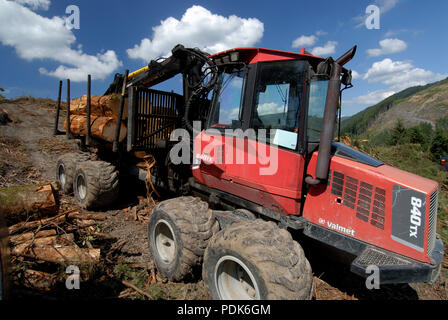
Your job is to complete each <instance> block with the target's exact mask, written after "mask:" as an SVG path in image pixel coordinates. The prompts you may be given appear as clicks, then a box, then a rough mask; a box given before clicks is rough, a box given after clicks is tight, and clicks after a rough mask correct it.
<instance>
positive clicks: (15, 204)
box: [0, 184, 59, 225]
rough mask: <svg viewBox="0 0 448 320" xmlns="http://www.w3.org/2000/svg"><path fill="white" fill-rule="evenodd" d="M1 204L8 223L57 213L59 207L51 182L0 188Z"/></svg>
mask: <svg viewBox="0 0 448 320" xmlns="http://www.w3.org/2000/svg"><path fill="white" fill-rule="evenodd" d="M0 205H1V206H2V207H3V213H4V215H5V218H6V222H7V223H8V225H11V224H14V223H17V222H18V221H27V220H36V219H41V218H43V217H48V216H51V215H55V214H56V213H57V212H58V209H59V208H58V204H57V202H56V198H55V194H54V189H53V187H52V186H51V185H50V184H48V185H44V186H36V185H29V186H19V187H9V188H3V189H0Z"/></svg>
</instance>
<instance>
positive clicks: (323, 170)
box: [305, 61, 342, 185]
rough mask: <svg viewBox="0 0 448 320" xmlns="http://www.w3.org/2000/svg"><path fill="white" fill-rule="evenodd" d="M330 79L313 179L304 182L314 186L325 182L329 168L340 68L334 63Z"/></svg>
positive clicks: (309, 178) (339, 86)
mask: <svg viewBox="0 0 448 320" xmlns="http://www.w3.org/2000/svg"><path fill="white" fill-rule="evenodd" d="M331 66H332V67H331V70H332V71H331V77H330V81H329V82H328V90H327V99H326V102H325V111H324V118H323V120H322V122H323V125H322V131H321V133H320V144H319V154H318V156H317V164H316V173H315V178H312V177H310V176H308V177H306V179H305V182H306V183H308V184H311V185H316V184H319V183H321V182H322V181H325V180H326V179H327V177H328V168H329V167H330V155H331V142H332V141H333V137H334V128H335V125H336V115H337V111H338V107H339V95H340V94H341V93H340V89H341V70H342V67H341V65H340V64H339V63H337V62H336V61H333V63H332V64H331Z"/></svg>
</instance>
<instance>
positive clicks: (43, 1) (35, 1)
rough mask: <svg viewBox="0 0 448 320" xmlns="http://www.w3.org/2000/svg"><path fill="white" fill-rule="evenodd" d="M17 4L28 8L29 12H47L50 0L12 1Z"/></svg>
mask: <svg viewBox="0 0 448 320" xmlns="http://www.w3.org/2000/svg"><path fill="white" fill-rule="evenodd" d="M13 1H14V2H17V3H18V4H21V5H24V6H27V7H30V9H31V10H39V9H42V10H45V11H47V10H48V8H50V0H13Z"/></svg>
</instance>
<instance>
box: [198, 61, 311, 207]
mask: <svg viewBox="0 0 448 320" xmlns="http://www.w3.org/2000/svg"><path fill="white" fill-rule="evenodd" d="M306 66H307V63H306V62H304V61H298V60H291V61H276V62H261V63H257V64H255V65H252V66H251V68H250V69H249V70H248V71H246V72H245V73H244V74H242V73H239V74H234V75H233V76H232V75H231V74H229V75H223V79H222V87H220V89H221V90H222V91H220V92H217V93H215V98H214V101H213V107H212V112H211V117H210V122H209V129H208V130H206V131H205V132H203V133H202V135H201V138H200V139H199V140H197V141H200V147H201V150H205V149H206V147H207V146H209V148H208V149H207V151H206V152H205V153H204V152H202V153H201V155H200V157H202V158H204V157H207V155H208V156H210V157H211V158H213V159H212V161H211V162H213V163H212V164H210V163H208V164H207V163H204V162H203V161H201V163H200V165H199V171H198V172H197V174H196V175H195V176H196V177H200V178H201V180H202V181H201V182H202V183H204V184H206V185H208V186H210V187H213V188H217V189H220V190H223V191H226V192H229V193H232V194H234V195H237V196H240V197H242V198H244V199H246V200H250V201H252V202H255V203H257V204H260V205H262V206H264V207H266V208H268V209H271V210H275V211H278V212H281V213H287V214H298V213H299V212H300V200H301V195H302V179H303V173H304V167H305V158H304V154H303V152H302V151H303V145H304V142H303V140H304V135H303V130H302V128H303V126H304V119H305V113H304V110H305V108H303V105H304V104H305V103H306V99H305V97H306V95H307V81H306V79H307V70H308V69H307V68H306ZM226 79H228V80H227V82H226V81H225V80H226ZM212 145H213V146H216V148H214V147H210V146H212ZM208 150H213V151H211V152H209V151H208ZM208 160H211V159H208ZM211 168H214V169H215V171H214V173H211V172H212V171H213V170H211ZM216 169H219V170H216ZM218 172H219V174H218Z"/></svg>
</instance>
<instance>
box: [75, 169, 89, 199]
mask: <svg viewBox="0 0 448 320" xmlns="http://www.w3.org/2000/svg"><path fill="white" fill-rule="evenodd" d="M76 190H77V192H78V196H79V198H80V199H82V200H84V199H85V198H86V194H87V186H86V180H85V179H84V176H83V175H81V174H80V175H78V177H77V178H76Z"/></svg>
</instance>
